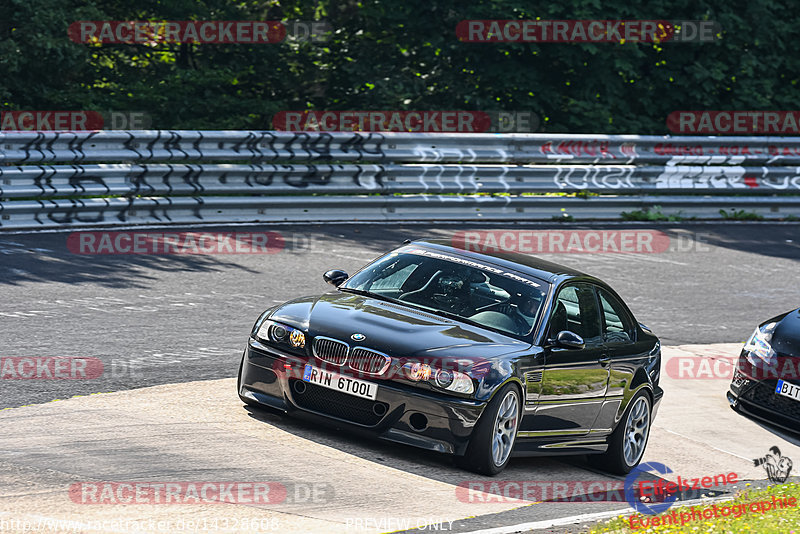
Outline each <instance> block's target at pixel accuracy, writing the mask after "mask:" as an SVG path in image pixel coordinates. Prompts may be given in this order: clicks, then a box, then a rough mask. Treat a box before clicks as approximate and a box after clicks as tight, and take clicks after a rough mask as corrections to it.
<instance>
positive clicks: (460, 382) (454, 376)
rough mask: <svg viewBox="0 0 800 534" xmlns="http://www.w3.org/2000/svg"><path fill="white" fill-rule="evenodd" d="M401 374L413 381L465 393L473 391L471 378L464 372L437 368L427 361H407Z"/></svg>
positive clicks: (473, 386) (473, 385)
mask: <svg viewBox="0 0 800 534" xmlns="http://www.w3.org/2000/svg"><path fill="white" fill-rule="evenodd" d="M402 370H403V376H404V377H405V378H407V379H409V380H411V381H413V382H422V381H425V382H428V383H429V384H433V385H434V386H436V387H438V388H441V389H444V390H447V391H454V392H456V393H464V394H466V395H469V394H471V393H472V392H474V391H475V384H474V383H473V382H472V378H470V376H469V375H467V374H466V373H462V372H460V371H453V370H449V369H438V368H436V367H433V366H431V365H428V364H427V363H421V362H408V363H406V364H404V365H403V367H402Z"/></svg>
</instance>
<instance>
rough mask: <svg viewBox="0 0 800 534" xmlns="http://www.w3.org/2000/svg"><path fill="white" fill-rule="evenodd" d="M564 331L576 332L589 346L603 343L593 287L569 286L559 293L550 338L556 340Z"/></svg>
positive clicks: (552, 315)
mask: <svg viewBox="0 0 800 534" xmlns="http://www.w3.org/2000/svg"><path fill="white" fill-rule="evenodd" d="M562 330H570V331H572V332H575V333H576V334H578V335H579V336H581V337H582V338H583V340H584V341H585V342H586V345H587V346H591V345H597V344H600V343H601V342H602V337H601V332H600V314H599V312H598V309H597V300H596V299H595V296H594V290H593V289H592V288H591V286H588V285H586V284H575V285H569V286H566V287H564V288H562V289H561V291H560V292H559V293H558V297H556V302H555V307H554V308H553V312H552V314H551V316H550V326H549V329H548V336H549V337H550V338H551V339H552V338H555V337H556V336H557V335H558V333H559V332H561V331H562Z"/></svg>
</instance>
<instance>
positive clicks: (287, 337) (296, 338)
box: [256, 321, 306, 349]
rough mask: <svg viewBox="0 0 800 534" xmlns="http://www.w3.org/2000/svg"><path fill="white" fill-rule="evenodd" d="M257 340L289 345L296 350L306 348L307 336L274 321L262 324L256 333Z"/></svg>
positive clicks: (300, 331)
mask: <svg viewBox="0 0 800 534" xmlns="http://www.w3.org/2000/svg"><path fill="white" fill-rule="evenodd" d="M256 338H258V339H259V340H260V341H265V342H267V343H269V342H272V343H279V344H287V345H289V346H290V347H293V348H296V349H302V348H304V347H305V346H306V335H305V334H304V333H303V332H302V330H298V329H297V328H293V327H291V326H288V325H285V324H280V323H274V322H272V321H264V322H263V323H261V326H259V327H258V331H257V332H256Z"/></svg>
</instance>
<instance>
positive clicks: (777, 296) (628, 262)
mask: <svg viewBox="0 0 800 534" xmlns="http://www.w3.org/2000/svg"><path fill="white" fill-rule="evenodd" d="M506 227H508V228H512V229H520V228H523V227H520V226H501V225H492V226H489V225H487V226H481V227H478V228H489V229H492V230H498V229H503V228H506ZM464 228H467V227H466V226H463V225H458V226H456V225H446V226H440V227H429V226H416V225H409V226H405V227H403V226H393V225H313V226H266V227H265V226H261V227H248V226H236V227H228V228H203V229H202V231H203V232H209V231H214V230H227V231H238V232H248V231H259V230H261V231H275V232H279V233H280V234H281V235H282V236H283V238H284V243H285V249H284V250H283V251H280V252H276V253H273V254H257V255H247V254H244V255H231V254H225V255H81V254H73V253H71V252H70V251H69V250H68V249H67V246H66V243H67V237H68V235H69V234H68V233H40V234H17V235H6V234H2V233H0V350H1V351H2V353H1V354H0V357H3V358H5V357H39V358H41V357H63V356H66V357H77V358H98V359H100V360H101V361H102V362H103V374H102V376H100V377H99V378H97V379H93V380H3V384H2V385H3V387H2V388H0V408H7V407H15V406H22V405H26V404H35V403H42V402H48V401H51V400H53V399H63V398H68V397H71V396H74V395H86V394H90V393H98V392H108V391H119V390H123V389H130V388H138V387H144V386H153V385H158V384H169V383H174V382H187V381H196V380H209V379H217V378H227V377H232V376H234V375H235V373H236V371H237V368H238V363H239V358H240V357H241V354H242V350H243V349H244V346H245V343H246V340H247V336H248V334H249V332H250V328H251V327H252V325H253V323H254V321H255V320H256V318H257V317H258V315H259V314H260V313H261V311H263V310H264V309H266V308H267V307H269V306H272V305H274V304H276V303H279V302H282V301H284V300H287V299H289V298H293V297H297V296H302V295H309V294H315V293H322V292H325V291H328V290H330V289H331V287H330V286H329V285H327V284H325V282H323V280H322V273H323V272H324V271H326V270H328V269H331V268H342V269H345V270H346V271H348V272H350V273H352V272H354V271H355V270H356V269H357V268H359V267H360V266H362V265H363V264H364V263H366V262H368V261H370V260H371V259H374V258H375V257H377V256H378V255H380V254H382V253H383V252H385V251H387V250H389V249H391V248H394V247H396V246H399V245H400V244H402V242H403V240H404V239H423V238H434V237H435V238H448V237H450V236H452V235H453V233H454V232H456V231H458V230H461V229H464ZM547 228H548V227H543V226H534V227H530V228H529V229H532V230H536V231H543V230H546V229H547ZM550 228H552V229H554V230H564V229H569V230H573V229H593V230H598V229H602V228H606V229H609V230H610V231H612V232H613V231H619V230H620V229H623V228H625V226H619V225H614V226H601V225H595V226H586V225H564V226H554V227H550ZM630 228H634V229H638V230H642V229H648V228H655V229H658V230H660V231H662V232H664V233H665V234H667V235H669V236H670V238H671V243H670V247H671V248H672V249H674V250H673V251H667V252H662V253H655V254H646V253H642V254H615V253H598V254H587V253H576V254H571V253H570V254H567V253H560V254H559V253H556V254H541V256H542V257H544V258H547V259H550V260H551V261H556V262H558V263H562V264H565V265H568V266H570V267H576V268H578V269H580V270H583V271H585V272H587V273H589V274H593V275H596V276H599V277H600V278H602V279H603V280H605V281H607V282H608V283H609V284H611V286H612V287H613V288H614V289H616V290H617V292H618V293H619V294H620V295H621V296H622V297H623V299H624V300H625V301H626V302H627V303H628V305H629V306H630V307H631V309H632V311H633V313H634V315H635V316H636V318H637V319H638V320H639V321H641V322H643V323H645V324H647V325H648V326H650V327H651V328H652V329H653V330H654V332H655V333H656V334H657V335H658V336H659V337H660V338H661V340H662V343H663V344H665V345H680V344H685V343H724V342H738V341H744V340H745V339H746V338H747V337H748V336H749V335H750V334H751V333H752V331H753V329H754V327H755V326H756V324H758V323H759V322H761V321H763V320H766V319H768V318H769V317H772V316H774V315H777V314H779V313H783V312H785V311H788V310H791V309H793V308H797V307H798V306H800V284H798V283H797V280H798V277H797V274H798V272H799V271H798V265H800V264H799V263H798V261H800V225H797V224H730V225H718V224H697V225H686V226H683V227H679V226H662V227H657V226H650V225H648V226H642V225H639V226H631V227H630ZM171 230H175V231H177V230H178V229H174V228H173V229H171ZM194 230H197V229H194ZM142 231H143V230H142ZM151 231H155V232H158V231H161V232H163V231H164V230H151ZM197 231H200V230H197Z"/></svg>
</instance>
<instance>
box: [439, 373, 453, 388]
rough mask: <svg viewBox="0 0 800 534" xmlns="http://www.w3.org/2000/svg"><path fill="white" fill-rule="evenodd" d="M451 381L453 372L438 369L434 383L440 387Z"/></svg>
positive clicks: (446, 385) (448, 384)
mask: <svg viewBox="0 0 800 534" xmlns="http://www.w3.org/2000/svg"><path fill="white" fill-rule="evenodd" d="M452 383H453V373H451V372H450V371H447V370H445V369H440V370H439V371H438V372H437V373H436V385H437V386H439V387H440V388H447V387H449V386H450V384H452Z"/></svg>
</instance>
